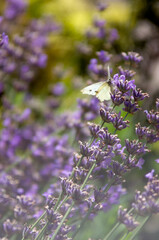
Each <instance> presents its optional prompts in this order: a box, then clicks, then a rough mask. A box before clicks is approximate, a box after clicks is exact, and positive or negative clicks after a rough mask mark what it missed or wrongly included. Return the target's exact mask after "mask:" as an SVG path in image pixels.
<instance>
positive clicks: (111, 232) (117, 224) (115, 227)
mask: <svg viewBox="0 0 159 240" xmlns="http://www.w3.org/2000/svg"><path fill="white" fill-rule="evenodd" d="M119 225H120V223H119V222H118V223H116V224H115V226H114V227H113V228H112V229H111V231H110V232H109V233H108V234H107V235H106V236H105V238H104V239H103V240H108V239H109V237H110V236H111V235H112V234H113V232H115V230H116V229H117V228H118V227H119Z"/></svg>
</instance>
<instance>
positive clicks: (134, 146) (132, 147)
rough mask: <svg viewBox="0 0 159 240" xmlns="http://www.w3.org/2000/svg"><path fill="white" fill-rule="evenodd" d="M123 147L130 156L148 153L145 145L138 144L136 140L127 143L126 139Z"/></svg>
mask: <svg viewBox="0 0 159 240" xmlns="http://www.w3.org/2000/svg"><path fill="white" fill-rule="evenodd" d="M125 146H126V149H127V151H128V153H129V154H132V155H139V154H143V153H145V152H149V150H148V149H147V147H146V145H145V144H143V143H141V142H138V141H136V140H133V141H129V140H128V139H126V140H125Z"/></svg>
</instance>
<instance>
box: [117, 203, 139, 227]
mask: <svg viewBox="0 0 159 240" xmlns="http://www.w3.org/2000/svg"><path fill="white" fill-rule="evenodd" d="M118 220H119V222H121V223H123V224H124V225H125V226H126V228H127V229H128V231H133V230H134V229H135V228H136V227H137V226H138V225H139V223H138V222H137V221H135V219H134V218H133V217H132V216H131V215H130V214H128V212H127V209H126V208H125V209H122V207H121V206H120V207H119V210H118Z"/></svg>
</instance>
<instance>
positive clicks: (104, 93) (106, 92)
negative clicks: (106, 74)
mask: <svg viewBox="0 0 159 240" xmlns="http://www.w3.org/2000/svg"><path fill="white" fill-rule="evenodd" d="M110 93H111V87H110V86H109V84H108V83H106V82H104V84H103V85H102V86H101V87H100V88H99V89H98V93H97V94H96V97H97V98H98V99H99V100H100V101H101V102H103V101H104V100H106V101H108V100H110V99H111V96H110Z"/></svg>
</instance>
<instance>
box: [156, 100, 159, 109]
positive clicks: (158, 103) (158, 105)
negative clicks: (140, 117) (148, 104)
mask: <svg viewBox="0 0 159 240" xmlns="http://www.w3.org/2000/svg"><path fill="white" fill-rule="evenodd" d="M156 110H157V111H158V112H159V98H157V99H156Z"/></svg>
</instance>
